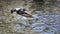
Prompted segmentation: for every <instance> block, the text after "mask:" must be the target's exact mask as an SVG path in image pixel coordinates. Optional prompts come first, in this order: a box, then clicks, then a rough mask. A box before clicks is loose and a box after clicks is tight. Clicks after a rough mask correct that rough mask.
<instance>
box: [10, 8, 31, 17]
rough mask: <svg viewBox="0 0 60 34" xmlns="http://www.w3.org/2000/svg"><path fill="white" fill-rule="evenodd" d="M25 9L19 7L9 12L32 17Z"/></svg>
mask: <svg viewBox="0 0 60 34" xmlns="http://www.w3.org/2000/svg"><path fill="white" fill-rule="evenodd" d="M25 11H26V9H21V8H15V9H12V10H11V13H13V12H16V13H17V14H19V15H22V16H25V17H32V15H31V14H29V13H28V12H25Z"/></svg>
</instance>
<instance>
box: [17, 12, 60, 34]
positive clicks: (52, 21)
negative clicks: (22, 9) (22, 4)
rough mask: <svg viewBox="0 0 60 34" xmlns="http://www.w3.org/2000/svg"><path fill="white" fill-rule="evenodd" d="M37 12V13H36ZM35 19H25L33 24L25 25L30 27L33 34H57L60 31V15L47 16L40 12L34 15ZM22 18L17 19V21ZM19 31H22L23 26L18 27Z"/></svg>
mask: <svg viewBox="0 0 60 34" xmlns="http://www.w3.org/2000/svg"><path fill="white" fill-rule="evenodd" d="M36 12H37V11H36ZM33 17H34V18H30V20H29V19H28V18H26V17H23V18H24V19H25V21H28V22H31V24H23V26H24V28H25V26H28V27H29V26H30V27H31V28H32V31H33V32H36V33H40V34H56V33H57V32H59V31H60V15H59V14H55V15H54V14H46V13H42V12H40V11H38V12H37V14H34V15H33ZM18 18H20V17H17V19H18ZM16 28H17V30H19V29H21V28H22V26H19V25H17V27H16Z"/></svg>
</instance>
